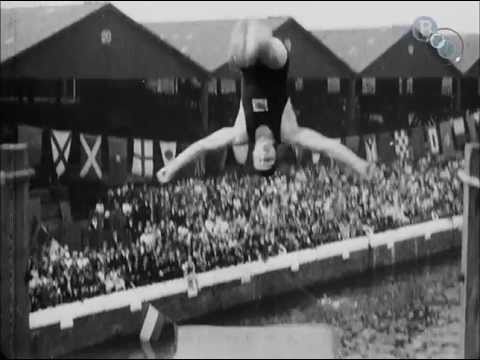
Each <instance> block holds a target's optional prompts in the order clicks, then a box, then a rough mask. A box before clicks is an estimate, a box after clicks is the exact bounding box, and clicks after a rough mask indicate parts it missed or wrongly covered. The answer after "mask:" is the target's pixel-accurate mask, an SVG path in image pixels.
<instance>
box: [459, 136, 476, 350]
mask: <svg viewBox="0 0 480 360" xmlns="http://www.w3.org/2000/svg"><path fill="white" fill-rule="evenodd" d="M479 167H480V144H478V143H474V144H472V143H469V144H467V145H466V146H465V169H466V174H465V176H463V179H462V180H463V183H464V190H463V191H464V193H463V231H462V275H463V278H464V286H463V287H462V309H463V316H464V324H465V327H464V334H463V345H464V358H465V359H478V358H480V293H479V282H480V279H479V272H480V269H479V267H480V264H479V260H480V259H479V256H480V251H479V242H480V238H479V236H480V194H479V192H480V188H479V184H478V178H479V176H480V171H479Z"/></svg>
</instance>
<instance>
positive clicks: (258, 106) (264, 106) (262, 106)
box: [252, 99, 268, 112]
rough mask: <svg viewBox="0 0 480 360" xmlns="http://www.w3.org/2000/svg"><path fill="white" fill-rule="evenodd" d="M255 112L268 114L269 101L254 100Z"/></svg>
mask: <svg viewBox="0 0 480 360" xmlns="http://www.w3.org/2000/svg"><path fill="white" fill-rule="evenodd" d="M252 107H253V112H267V111H268V101H267V99H252Z"/></svg>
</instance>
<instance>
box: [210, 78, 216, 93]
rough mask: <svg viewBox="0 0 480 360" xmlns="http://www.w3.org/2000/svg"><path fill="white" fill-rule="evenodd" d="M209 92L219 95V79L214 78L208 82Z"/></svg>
mask: <svg viewBox="0 0 480 360" xmlns="http://www.w3.org/2000/svg"><path fill="white" fill-rule="evenodd" d="M208 93H209V94H212V95H217V79H212V80H210V81H209V82H208Z"/></svg>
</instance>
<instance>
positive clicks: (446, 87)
mask: <svg viewBox="0 0 480 360" xmlns="http://www.w3.org/2000/svg"><path fill="white" fill-rule="evenodd" d="M452 84H453V79H452V78H451V77H443V78H442V95H444V96H452Z"/></svg>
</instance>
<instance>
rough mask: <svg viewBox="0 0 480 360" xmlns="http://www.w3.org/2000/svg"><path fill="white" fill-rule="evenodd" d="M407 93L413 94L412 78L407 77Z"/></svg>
mask: <svg viewBox="0 0 480 360" xmlns="http://www.w3.org/2000/svg"><path fill="white" fill-rule="evenodd" d="M407 94H408V95H412V94H413V78H408V79H407Z"/></svg>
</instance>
